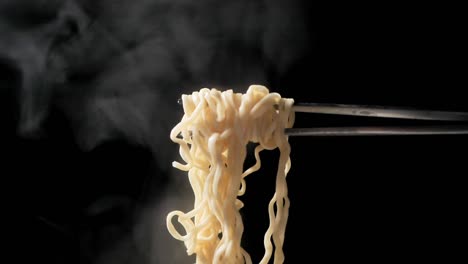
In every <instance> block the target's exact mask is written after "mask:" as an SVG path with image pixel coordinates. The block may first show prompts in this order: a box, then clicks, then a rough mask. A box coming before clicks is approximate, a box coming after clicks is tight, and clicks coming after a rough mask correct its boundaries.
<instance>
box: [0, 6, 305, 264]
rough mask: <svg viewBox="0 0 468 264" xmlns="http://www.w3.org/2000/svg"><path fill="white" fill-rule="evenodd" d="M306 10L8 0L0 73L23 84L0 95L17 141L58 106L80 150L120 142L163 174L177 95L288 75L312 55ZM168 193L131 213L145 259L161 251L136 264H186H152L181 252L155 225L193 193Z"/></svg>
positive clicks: (0, 25)
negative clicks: (145, 153)
mask: <svg viewBox="0 0 468 264" xmlns="http://www.w3.org/2000/svg"><path fill="white" fill-rule="evenodd" d="M301 8H302V7H301V5H300V2H299V1H286V0H268V1H267V0H258V1H253V0H232V1H214V0H200V1H191V0H132V1H123V0H100V1H95V0H76V1H73V0H68V1H58V0H57V1H50V0H48V1H46V0H44V1H38V0H31V1H26V0H21V1H19V0H10V1H6V0H4V1H2V2H1V3H0V59H1V61H2V63H1V66H2V67H3V68H9V69H10V70H11V69H13V70H14V71H16V72H17V73H18V76H20V77H19V78H20V81H19V82H17V87H6V86H5V87H0V89H4V90H9V91H13V93H14V96H13V97H14V98H12V99H15V100H17V102H18V103H17V105H18V116H19V117H18V120H17V127H18V133H19V134H20V135H21V136H24V137H40V136H42V135H43V134H44V133H46V132H45V130H44V127H43V124H44V122H45V121H46V120H47V119H48V118H49V115H50V112H51V111H52V109H54V110H55V111H60V112H61V113H62V114H63V115H64V116H65V117H66V119H67V121H68V122H69V126H70V127H71V128H72V130H73V133H74V136H75V138H76V142H77V143H78V144H79V146H81V147H82V148H83V150H88V151H89V150H92V149H94V148H95V147H96V146H98V145H100V144H102V143H104V142H107V141H110V140H112V139H124V140H125V141H127V142H130V143H132V144H137V145H142V146H145V147H148V148H149V149H151V151H152V152H153V154H154V158H155V161H156V162H157V164H158V166H159V167H160V168H161V170H163V171H165V170H168V169H169V168H168V167H169V165H170V164H171V161H172V160H174V159H175V158H176V157H175V153H176V150H177V148H176V146H175V145H174V144H173V143H172V142H170V140H169V139H168V135H169V132H170V129H171V128H172V127H173V126H174V125H175V124H176V122H177V121H178V120H179V119H180V117H181V114H182V113H181V109H180V106H179V105H178V104H177V99H178V98H179V97H180V94H182V93H190V92H191V91H193V90H198V89H200V88H202V87H218V88H220V89H226V88H233V89H236V90H239V91H242V90H244V89H246V88H247V87H248V85H249V84H252V83H259V84H265V85H267V86H270V84H272V83H269V82H270V79H269V76H271V75H275V76H278V75H281V74H283V73H285V72H286V71H287V70H288V69H289V68H290V67H291V66H292V65H293V64H294V63H295V62H296V61H297V60H298V59H299V58H300V57H301V55H302V52H303V51H304V50H305V49H306V47H307V37H306V34H305V33H306V28H305V22H304V19H305V17H304V13H303V12H304V11H303V10H302V9H301ZM4 62H5V63H4ZM2 71H4V69H2ZM7 72H8V71H7ZM272 85H273V84H272ZM273 88H275V87H273ZM174 178H176V177H174ZM178 178H181V179H183V178H184V177H183V176H181V177H178ZM174 181H176V180H174ZM185 184H186V183H185ZM173 186H175V187H170V188H173V189H168V190H166V191H164V195H159V196H158V197H159V198H158V199H159V200H158V201H155V203H153V204H152V206H149V207H148V208H145V209H144V210H142V212H143V213H142V214H141V215H139V216H138V219H139V220H138V221H139V222H138V223H139V224H138V225H137V226H136V227H135V232H136V233H135V234H137V237H138V236H139V237H140V238H141V240H140V239H136V240H138V241H153V242H151V243H150V244H151V245H144V246H141V245H140V246H141V248H146V249H147V251H146V253H145V254H149V253H148V252H159V253H160V254H155V255H156V256H151V257H148V259H147V261H146V262H145V261H143V260H141V259H140V260H138V263H182V262H179V260H178V261H177V262H174V261H170V260H168V259H159V258H163V257H161V256H163V255H166V254H164V252H170V250H168V247H170V248H173V247H172V246H173V245H175V247H176V248H177V247H178V246H181V243H178V242H172V239H170V238H169V235H168V234H167V232H165V224H164V223H162V222H161V221H162V220H164V221H165V214H166V213H167V211H169V210H172V209H174V208H180V205H181V204H185V205H188V204H189V203H190V202H189V201H190V197H177V199H178V200H179V202H178V203H176V202H175V201H176V199H175V198H174V197H176V196H177V195H175V194H174V192H177V191H180V192H181V193H182V192H185V190H186V189H187V188H188V186H183V183H179V182H177V183H175V184H173ZM160 192H162V191H160ZM185 193H190V192H185ZM161 219H162V220H161ZM138 234H139V235H138ZM144 234H146V235H144ZM153 235H154V236H153ZM128 236H129V237H128V238H122V242H121V243H120V242H119V244H118V246H116V248H117V249H116V248H114V249H109V251H106V252H107V253H106V254H105V255H103V256H102V260H100V261H98V262H97V263H120V262H118V261H116V260H115V256H116V255H115V254H116V252H122V250H121V248H127V249H128V247H130V246H131V245H133V246H134V243H133V242H129V241H132V239H130V237H134V236H135V235H134V234H133V235H130V234H129V235H128ZM145 236H150V237H145ZM155 236H156V238H155ZM158 236H159V237H161V238H164V239H159V238H157V237H158ZM150 238H152V239H150ZM161 241H164V242H161ZM167 241H170V242H167ZM166 242H167V243H166ZM171 243H174V244H171ZM177 252H183V249H182V251H180V249H178V251H177ZM114 253H115V254H114ZM158 255H159V256H158ZM182 255H184V254H182ZM171 257H172V255H171ZM117 259H122V257H117ZM122 263H123V262H122ZM125 263H127V262H125ZM128 263H136V262H131V261H130V262H128Z"/></svg>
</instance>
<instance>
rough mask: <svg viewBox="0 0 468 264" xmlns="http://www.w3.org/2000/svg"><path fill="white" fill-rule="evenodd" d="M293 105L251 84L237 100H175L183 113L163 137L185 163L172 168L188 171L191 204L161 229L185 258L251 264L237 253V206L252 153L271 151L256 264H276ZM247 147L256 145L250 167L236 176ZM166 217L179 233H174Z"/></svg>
mask: <svg viewBox="0 0 468 264" xmlns="http://www.w3.org/2000/svg"><path fill="white" fill-rule="evenodd" d="M293 103H294V101H293V100H292V99H285V98H281V96H280V95H279V94H278V93H270V92H269V90H268V89H267V88H266V87H264V86H260V85H251V86H250V87H249V89H248V90H247V92H246V93H245V94H241V93H234V92H233V91H232V90H227V91H224V92H221V91H218V90H216V89H211V90H210V89H207V88H204V89H201V90H200V91H198V92H193V93H192V94H191V95H183V96H182V104H183V107H184V112H185V114H184V116H183V118H182V120H181V121H180V123H178V124H177V125H176V126H175V127H174V128H173V130H172V131H171V139H172V140H173V141H174V142H175V143H177V144H179V145H180V151H179V153H180V156H181V158H182V159H183V161H184V162H185V164H181V163H179V162H173V166H174V167H175V168H177V169H180V170H182V171H187V172H188V179H189V181H190V184H191V186H192V189H193V193H194V196H195V202H194V208H193V210H191V211H189V212H186V213H184V212H181V211H173V212H171V213H169V214H168V216H167V228H168V230H169V233H170V234H171V235H172V236H173V237H174V238H175V239H178V240H181V241H183V242H184V243H185V246H186V248H187V253H188V254H189V255H192V254H196V263H197V264H231V263H232V264H243V263H247V264H250V263H252V260H251V258H250V255H249V254H248V253H247V252H246V251H245V250H244V249H243V248H242V247H241V239H242V233H243V231H244V225H243V222H242V218H241V215H240V213H239V210H240V209H241V208H242V207H243V203H242V202H241V201H240V200H239V199H238V197H240V196H242V195H243V194H244V193H245V191H246V182H245V177H246V176H248V175H249V174H251V173H253V172H255V171H257V170H258V169H259V168H260V166H261V162H260V157H259V153H260V152H261V151H262V150H265V149H266V150H273V149H276V148H278V149H279V151H280V158H279V164H278V172H277V175H276V191H275V194H274V195H273V198H272V199H271V201H270V203H269V205H268V215H269V219H270V223H269V227H268V229H267V230H266V233H265V236H264V247H265V254H264V256H263V258H262V260H261V261H260V264H267V263H268V261H269V260H270V259H271V257H272V254H273V252H274V264H281V263H283V262H284V253H283V244H284V236H285V231H286V223H287V220H288V211H289V199H288V189H287V184H286V175H287V173H288V171H289V169H290V167H291V161H290V158H289V155H290V152H291V148H290V145H289V143H288V137H287V135H285V133H284V130H285V128H290V127H292V125H293V123H294V112H293V111H292V110H291V108H292V105H293ZM249 142H253V143H257V144H258V145H257V146H256V148H255V151H254V155H255V159H256V163H255V164H254V165H253V166H252V167H250V168H249V169H247V170H245V171H243V166H244V161H245V158H246V155H247V144H248V143H249ZM174 217H177V221H178V222H179V223H180V225H181V226H182V227H183V229H184V230H185V234H181V233H179V232H178V231H177V230H176V228H175V227H174V224H173V222H172V219H173V218H174ZM272 241H273V243H274V245H273V243H272Z"/></svg>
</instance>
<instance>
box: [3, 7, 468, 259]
mask: <svg viewBox="0 0 468 264" xmlns="http://www.w3.org/2000/svg"><path fill="white" fill-rule="evenodd" d="M296 4H297V3H296ZM300 6H301V7H302V12H303V14H304V19H305V22H306V27H304V28H302V29H301V30H302V31H300V32H297V34H302V35H303V36H304V41H305V43H307V46H306V49H305V50H304V51H302V53H301V56H300V57H299V58H297V59H295V60H294V62H293V63H291V64H290V65H289V66H288V68H287V69H286V70H285V71H283V72H282V73H281V74H278V73H277V72H274V71H270V70H267V72H268V74H267V84H268V86H269V87H270V88H271V89H272V90H274V91H278V92H280V93H281V94H282V96H283V97H290V98H294V99H295V100H296V101H297V102H326V103H352V104H374V105H394V106H408V107H422V108H431V109H442V110H458V111H468V104H467V99H466V98H467V97H466V96H465V95H464V92H465V91H464V90H465V89H466V87H467V85H466V78H464V77H465V76H464V74H462V67H463V64H464V63H465V61H466V56H465V54H464V50H463V49H462V47H464V46H466V45H464V44H466V43H465V42H462V35H463V34H464V31H463V30H462V26H461V21H460V20H461V16H460V14H459V9H460V7H456V6H448V5H445V6H439V5H431V4H428V3H416V2H413V1H411V3H408V2H404V3H392V4H375V3H366V2H361V3H339V2H334V3H333V4H331V3H330V4H327V5H323V4H321V3H318V2H317V1H304V3H300ZM1 37H2V36H0V38H1ZM291 47H292V48H294V47H296V45H291ZM284 48H286V49H287V48H288V47H287V46H285V47H284ZM250 55H251V54H249V56H250ZM254 55H255V53H254ZM8 65H9V64H8V63H3V64H2V65H1V66H2V67H4V68H2V75H1V78H2V80H1V81H2V85H3V87H1V94H0V95H1V97H2V98H1V113H0V117H1V122H2V124H4V126H3V127H2V130H1V141H0V142H1V143H0V149H1V154H2V158H1V168H2V171H1V177H2V184H1V186H2V187H3V188H2V189H4V190H5V191H3V192H2V193H4V195H5V198H4V199H3V200H4V202H6V206H5V207H4V210H2V213H3V218H4V219H8V220H11V223H9V224H8V225H6V226H5V228H6V229H7V233H8V234H11V235H7V236H6V239H7V241H8V247H12V248H13V249H14V250H13V251H10V252H14V257H15V259H14V260H17V261H13V262H14V263H25V261H26V259H28V260H34V261H35V262H37V263H108V262H106V261H109V262H112V261H111V260H99V256H101V252H104V251H106V250H107V248H111V247H112V245H113V242H114V241H115V240H118V239H119V238H120V237H123V236H124V234H128V233H131V232H132V226H133V224H134V222H133V221H134V215H136V214H138V212H139V210H141V208H143V207H144V206H145V205H148V204H150V202H149V201H150V200H151V201H154V200H157V199H158V197H159V196H162V195H163V193H164V189H165V188H166V186H168V185H169V184H170V183H169V182H170V178H169V176H167V175H168V174H169V173H168V170H172V169H170V168H169V169H167V168H165V167H164V166H163V165H161V164H158V162H157V161H155V159H154V156H153V152H152V151H151V150H150V149H149V147H148V146H145V145H144V144H138V143H135V142H132V141H131V140H128V139H126V138H125V137H122V138H119V137H116V138H113V139H112V140H108V141H105V142H100V144H98V145H97V146H95V147H94V148H93V149H91V150H83V149H82V148H80V146H79V144H77V143H76V140H75V136H74V132H73V128H72V127H71V126H70V123H69V121H68V120H67V117H66V115H64V114H62V112H61V111H60V109H59V108H55V107H54V106H52V107H51V109H50V114H49V115H48V117H47V118H46V119H45V121H44V123H43V125H42V132H41V133H38V134H34V135H33V136H28V135H26V136H25V135H22V134H20V133H18V130H17V126H18V115H19V114H18V108H19V105H20V103H19V100H16V98H17V94H16V92H15V91H16V90H15V89H11V87H14V85H15V84H17V85H19V84H18V83H17V79H15V78H17V77H15V76H16V75H15V74H17V73H15V70H14V69H13V70H12V69H11V68H9V67H10V66H8ZM80 78H85V77H80ZM7 85H8V87H9V88H8V89H6V88H5V87H7ZM176 94H178V93H177V92H176ZM161 118H164V115H161ZM179 118H180V116H179ZM296 119H297V121H296V124H295V126H296V127H308V126H329V125H330V126H333V125H336V126H339V125H362V124H367V123H371V124H376V125H399V124H402V125H405V124H408V122H407V121H396V120H383V121H381V120H373V119H367V118H364V119H363V118H345V117H336V118H335V117H329V116H321V115H315V116H311V115H305V114H297V117H296ZM175 122H176V121H174V124H175ZM420 123H421V124H424V122H420ZM467 139H468V138H467V137H466V136H405V137H340V138H338V137H329V138H324V137H318V138H313V137H294V138H290V143H291V146H292V154H291V159H292V169H291V172H290V174H289V175H288V184H289V194H290V199H291V208H290V220H289V222H288V228H287V233H286V242H285V246H284V250H285V254H286V263H309V262H311V263H333V262H336V261H359V262H368V263H375V262H382V261H388V260H391V261H403V260H411V261H417V260H421V259H438V260H440V261H444V262H447V261H449V260H448V258H450V257H452V256H455V255H456V254H457V253H461V252H462V245H461V243H460V242H458V241H457V240H455V239H456V238H463V237H464V236H465V235H466V233H464V231H462V230H463V228H464V223H465V222H466V221H465V220H466V218H465V217H464V216H463V211H464V210H465V206H466V205H465V201H466V191H465V186H466V185H465V184H464V178H465V177H466V165H465V162H466V154H465V153H466V149H467V147H468V140H467ZM158 140H161V141H169V138H168V137H161V138H158ZM169 146H171V147H173V148H176V145H175V144H172V145H171V144H170V145H169ZM262 159H263V162H264V163H263V164H264V166H263V169H262V170H261V171H260V172H259V173H258V175H252V176H250V177H249V179H248V181H247V184H248V186H247V193H246V195H245V197H244V198H243V201H245V204H246V207H245V208H244V209H243V216H244V220H245V235H244V238H245V242H244V244H245V247H246V249H247V251H249V252H250V253H251V255H252V258H253V260H254V263H255V262H258V261H259V258H260V257H261V256H262V254H263V250H262V248H263V246H262V245H263V243H262V239H263V232H264V230H265V228H266V226H267V221H268V219H267V213H266V204H267V203H268V200H269V199H270V197H271V195H272V193H273V184H274V180H273V178H274V175H275V174H274V173H275V170H276V167H275V166H276V161H277V153H276V151H273V152H272V153H263V154H262ZM250 162H251V160H250ZM265 178H268V179H265ZM105 197H111V198H110V199H111V202H109V204H110V209H105V208H106V207H104V209H101V211H99V213H96V214H90V213H86V212H89V211H87V210H89V207H90V205H91V204H93V203H95V202H96V201H98V200H100V199H101V198H105ZM112 197H114V198H112ZM115 197H120V198H121V197H124V202H122V201H120V200H119V199H120V198H115ZM150 197H151V199H150ZM112 199H115V200H112ZM87 208H88V209H87ZM174 209H176V208H174ZM160 217H162V218H165V215H161V216H160ZM8 251H9V250H8ZM131 252H133V251H131V250H130V251H129V254H131ZM180 254H184V252H183V251H181V252H180ZM123 255H125V254H123ZM122 258H125V257H122ZM110 259H111V258H110ZM135 259H137V258H131V257H128V261H127V262H125V261H124V260H119V261H120V262H114V263H136V262H135ZM142 259H144V258H142ZM145 261H147V260H145ZM138 263H150V262H144V261H143V260H141V261H140V262H138Z"/></svg>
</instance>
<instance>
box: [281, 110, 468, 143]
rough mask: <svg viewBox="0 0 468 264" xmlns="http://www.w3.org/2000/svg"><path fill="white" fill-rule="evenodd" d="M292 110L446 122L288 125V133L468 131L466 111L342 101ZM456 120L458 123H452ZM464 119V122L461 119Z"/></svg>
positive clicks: (447, 132) (457, 132)
mask: <svg viewBox="0 0 468 264" xmlns="http://www.w3.org/2000/svg"><path fill="white" fill-rule="evenodd" d="M293 111H295V112H302V113H312V114H313V113H316V114H330V115H348V116H366V117H377V118H396V119H411V120H429V121H444V122H445V121H446V122H450V124H448V125H425V126H359V127H314V128H312V127H311V128H288V129H286V130H285V133H286V134H287V135H289V136H395V135H463V134H468V113H467V112H452V111H433V110H425V109H415V108H414V109H413V108H400V107H387V106H368V105H343V104H318V103H307V104H304V103H302V104H296V105H294V106H293ZM454 122H456V123H457V124H456V125H455V124H453V123H454ZM462 122H463V123H462Z"/></svg>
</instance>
